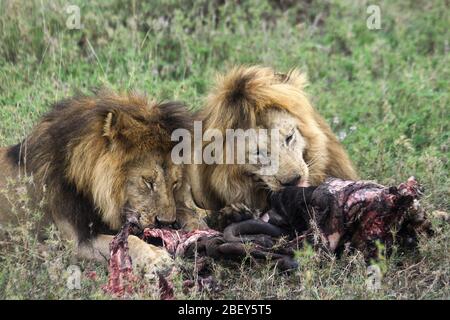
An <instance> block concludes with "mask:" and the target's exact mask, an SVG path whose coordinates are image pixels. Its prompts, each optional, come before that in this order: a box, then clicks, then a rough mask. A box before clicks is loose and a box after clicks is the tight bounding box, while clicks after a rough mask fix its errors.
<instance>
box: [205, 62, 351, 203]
mask: <svg viewBox="0 0 450 320" xmlns="http://www.w3.org/2000/svg"><path fill="white" fill-rule="evenodd" d="M305 84H306V78H305V76H304V75H303V74H301V73H300V72H299V71H297V70H292V71H290V72H289V73H287V74H278V73H276V72H275V71H274V70H272V69H270V68H263V67H257V66H255V67H248V68H247V67H237V68H234V69H233V70H231V71H230V72H228V73H227V74H225V75H222V76H219V77H218V79H217V81H216V85H215V88H214V89H213V90H212V91H211V93H210V95H209V96H208V98H207V103H206V106H205V107H204V108H203V110H202V111H201V113H200V117H201V119H203V120H204V123H203V127H204V129H205V130H206V129H212V128H215V129H219V130H221V131H222V132H223V133H225V131H226V129H229V128H232V129H239V128H240V129H244V130H245V129H249V128H265V129H269V135H270V129H276V130H277V132H278V134H279V139H278V142H277V143H276V144H275V145H270V150H269V151H268V152H269V154H271V153H273V152H275V151H276V152H277V153H278V154H279V157H278V159H279V168H278V170H277V171H276V172H274V173H273V174H270V175H266V174H261V165H255V164H248V163H246V164H235V165H213V166H205V167H204V168H203V172H205V174H206V175H208V176H210V177H211V178H212V180H213V181H211V183H210V187H211V189H212V190H213V193H214V196H215V197H216V198H217V199H219V200H220V201H221V202H222V204H221V205H226V204H230V203H233V202H236V201H238V202H244V203H247V204H249V205H256V206H257V207H259V206H260V204H261V203H265V200H264V198H263V197H265V196H266V195H267V191H268V190H269V191H275V190H278V189H280V188H281V187H283V186H287V185H303V186H305V185H307V184H313V185H317V184H319V183H321V182H322V181H323V180H324V179H325V178H326V177H327V176H335V177H339V178H344V179H355V178H356V174H355V171H354V169H353V167H352V164H351V162H350V160H349V158H348V156H347V154H346V152H345V151H344V149H343V147H342V145H341V144H340V143H339V141H338V140H337V139H336V137H335V136H334V134H333V133H332V131H331V129H330V127H329V126H328V125H327V124H326V122H325V121H324V119H323V118H322V117H321V116H320V115H319V114H318V113H317V111H316V110H315V109H314V108H313V107H312V105H311V103H310V102H309V99H308V98H307V96H306V94H305V92H304V91H303V89H304V87H305ZM224 143H227V142H224ZM259 144H260V141H258V150H259V149H260V148H259ZM265 145H267V144H265V143H263V144H262V149H264V146H265ZM260 151H264V150H260ZM263 153H264V152H263ZM258 156H261V155H260V154H258ZM215 177H220V180H217V179H215ZM261 190H265V191H261Z"/></svg>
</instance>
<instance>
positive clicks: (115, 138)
mask: <svg viewBox="0 0 450 320" xmlns="http://www.w3.org/2000/svg"><path fill="white" fill-rule="evenodd" d="M148 131H149V128H148V127H147V126H146V125H144V124H143V123H141V122H139V121H137V120H136V119H134V118H133V117H132V116H131V115H129V114H128V113H127V112H122V111H118V110H115V111H112V112H109V113H108V114H107V115H106V117H105V119H104V122H103V136H104V137H107V138H108V139H109V140H110V141H111V142H115V143H121V144H122V145H124V146H127V147H128V146H132V145H135V144H138V143H140V140H141V139H142V137H144V136H146V135H148Z"/></svg>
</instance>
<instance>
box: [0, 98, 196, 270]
mask: <svg viewBox="0 0 450 320" xmlns="http://www.w3.org/2000/svg"><path fill="white" fill-rule="evenodd" d="M191 123H192V120H191V114H190V113H189V112H188V111H187V109H186V107H185V106H184V105H183V104H181V103H178V102H165V103H156V102H152V101H149V100H148V99H147V98H146V97H144V96H141V95H139V94H136V93H129V94H116V93H113V92H111V91H108V90H100V91H98V92H97V93H95V94H94V95H93V96H92V95H91V96H86V95H79V96H76V97H74V98H70V99H66V100H63V101H61V102H59V103H56V104H55V105H54V106H53V108H52V109H51V111H50V112H49V113H48V114H46V115H45V116H44V117H43V119H42V120H41V121H40V122H39V123H38V124H37V125H36V126H35V127H34V129H33V130H32V132H31V133H30V134H29V135H28V136H27V137H26V138H25V140H24V141H23V142H22V143H19V144H17V145H14V146H10V147H6V148H1V149H0V190H3V192H0V203H1V205H0V225H3V226H5V225H7V224H9V223H14V222H15V223H17V221H20V213H17V212H16V211H17V210H16V209H15V208H13V206H12V204H13V203H14V200H12V196H11V195H12V193H13V192H10V191H11V190H10V191H7V192H5V190H8V188H9V187H8V186H9V185H10V182H11V180H14V179H16V180H17V179H19V180H20V177H23V176H28V177H32V179H31V183H28V184H27V192H28V194H29V197H30V199H31V203H32V204H33V206H34V208H42V212H43V216H44V217H43V219H42V220H43V221H44V223H42V225H40V226H39V228H40V229H42V228H44V227H45V226H46V225H47V224H48V223H49V222H54V223H55V224H56V226H57V228H58V229H59V230H60V232H61V234H62V235H63V238H65V239H68V240H71V241H73V242H74V243H76V245H77V246H76V248H77V250H76V252H77V254H78V256H80V257H82V258H88V259H96V260H102V261H105V259H106V260H107V259H108V258H109V243H110V241H111V240H112V237H113V236H112V235H113V234H115V233H116V232H117V231H118V230H119V229H120V228H121V226H122V225H123V223H124V221H125V219H126V215H127V214H128V213H130V212H132V213H134V214H136V215H137V217H138V221H139V224H140V226H141V227H142V228H144V227H147V226H155V225H172V224H173V223H174V222H175V221H176V218H177V217H176V204H175V198H174V192H175V191H176V190H177V189H179V188H180V185H181V180H182V169H181V167H180V166H177V165H174V164H173V163H172V161H170V149H171V146H172V142H171V140H170V134H171V132H172V131H173V130H174V129H176V128H188V127H189V126H190V125H191ZM9 189H11V188H9ZM128 241H129V251H130V255H131V258H132V260H133V263H134V265H135V266H137V267H138V268H140V266H142V267H143V268H144V269H145V270H146V271H151V270H152V269H158V268H164V267H165V266H166V265H169V264H170V263H171V258H170V257H169V255H168V254H167V252H166V251H165V250H163V249H161V248H158V247H156V246H153V245H150V244H147V243H145V242H144V241H142V240H141V239H139V238H138V237H136V236H133V235H131V236H129V238H128Z"/></svg>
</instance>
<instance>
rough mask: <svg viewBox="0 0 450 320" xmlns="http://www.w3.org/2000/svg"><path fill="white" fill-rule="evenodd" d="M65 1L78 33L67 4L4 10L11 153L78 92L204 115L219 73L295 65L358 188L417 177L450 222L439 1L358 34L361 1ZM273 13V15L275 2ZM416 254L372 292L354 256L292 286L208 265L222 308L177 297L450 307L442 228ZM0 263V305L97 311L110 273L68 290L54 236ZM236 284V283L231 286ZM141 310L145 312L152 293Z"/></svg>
mask: <svg viewBox="0 0 450 320" xmlns="http://www.w3.org/2000/svg"><path fill="white" fill-rule="evenodd" d="M222 2H223V1H219V0H217V1H206V0H200V1H192V0H191V1H175V0H168V1H151V3H152V4H143V3H141V2H140V1H130V2H129V3H128V4H125V3H123V2H122V1H118V0H117V1H115V0H111V1H100V0H94V1H71V4H77V5H79V7H80V9H81V23H82V25H83V28H82V29H81V30H69V29H68V28H67V27H66V19H67V18H68V14H67V13H66V12H65V10H64V7H65V5H66V3H67V1H51V2H50V1H48V2H47V1H8V0H6V1H5V0H2V1H0V145H2V146H4V145H8V144H13V143H16V142H18V141H19V140H21V139H22V138H23V137H24V136H25V135H26V133H27V132H29V131H30V129H31V128H32V126H33V125H34V124H35V123H36V121H37V120H38V119H39V117H40V116H41V115H42V114H43V113H44V112H46V110H48V108H49V104H50V103H51V102H53V101H55V100H57V99H60V98H62V97H66V96H68V95H70V94H72V93H74V92H75V91H76V90H81V91H87V90H88V89H89V88H91V87H96V86H101V85H105V84H106V85H108V86H110V87H113V88H116V89H129V88H134V89H138V90H141V91H144V92H147V93H148V94H149V95H151V96H154V97H156V98H157V99H159V100H164V99H179V100H183V101H186V102H187V103H189V105H190V106H191V107H192V108H193V109H195V108H199V107H200V106H201V104H202V98H203V97H204V95H205V93H206V92H207V90H208V88H209V85H210V83H211V81H212V79H213V77H214V74H215V72H217V71H225V70H227V69H228V68H229V67H230V66H232V65H234V64H263V65H269V66H272V67H274V68H276V69H279V70H281V71H286V70H288V69H289V68H292V67H300V68H301V69H302V70H304V71H306V72H307V73H308V75H309V78H310V82H311V84H310V86H309V87H308V92H309V94H310V96H311V99H312V100H313V102H314V105H315V106H316V107H317V109H318V110H320V112H321V113H322V114H323V115H324V116H325V118H326V119H327V120H328V122H329V123H330V124H331V125H332V127H333V129H334V130H335V132H336V133H337V134H339V135H341V136H344V135H346V137H345V139H344V140H343V143H344V144H345V146H346V148H347V150H348V152H349V154H350V156H351V158H352V159H353V160H354V162H355V164H356V166H357V167H358V170H359V172H360V175H361V177H363V178H366V179H375V180H377V181H379V182H381V183H385V184H395V183H398V182H400V181H404V180H405V179H406V178H407V177H408V176H410V175H415V176H416V177H417V179H418V180H419V181H420V182H421V183H422V184H423V185H424V186H425V188H426V193H425V196H424V199H423V205H424V207H425V208H426V209H427V211H428V212H430V213H431V212H433V211H435V210H441V211H447V212H448V211H449V190H450V183H449V178H448V172H449V148H450V134H449V119H450V115H449V110H450V108H449V104H450V96H449V88H450V85H449V79H450V68H449V64H450V55H449V51H450V43H449V41H450V32H449V30H450V28H449V26H450V20H449V19H450V18H449V16H448V11H449V9H450V8H449V4H448V1H444V0H440V1H425V0H423V1H412V0H410V1H377V2H378V3H379V4H380V7H381V30H369V29H368V28H367V27H366V18H367V13H366V8H367V6H368V5H369V4H372V3H367V2H365V1H350V0H349V1H339V2H338V1H331V2H328V1H327V2H325V1H320V2H316V1H314V2H312V1H306V0H304V1H303V0H302V1H275V0H272V1H256V0H254V1H241V2H242V5H241V6H236V5H234V4H233V3H232V1H227V2H226V3H225V4H222ZM279 2H281V4H279ZM434 225H435V228H436V229H437V234H436V236H435V237H434V238H432V239H425V240H422V242H421V244H420V250H419V254H407V255H405V256H400V255H399V254H394V255H393V256H392V257H390V258H388V259H387V260H386V261H385V262H384V263H385V270H386V271H385V274H384V277H383V280H382V287H381V289H380V290H378V291H376V292H371V291H368V290H367V287H366V285H365V280H366V268H365V265H364V263H363V261H362V259H361V257H360V256H359V255H358V254H356V255H349V256H345V257H343V258H342V259H336V258H334V257H328V256H326V255H324V254H321V253H314V252H304V254H302V255H300V260H301V261H300V262H301V267H300V269H299V271H298V272H296V273H294V274H293V275H290V276H282V275H278V274H276V273H274V271H273V269H272V268H271V267H270V266H259V267H255V268H253V267H254V266H248V265H247V266H246V265H242V266H241V268H240V269H239V272H236V268H227V267H226V266H222V265H217V266H216V270H215V274H216V276H217V278H218V279H219V280H220V282H221V283H222V284H223V285H224V286H225V288H224V290H223V291H222V292H221V293H218V294H211V293H208V292H206V291H204V292H192V293H190V294H188V295H187V296H185V295H184V294H183V293H182V292H181V290H177V296H178V297H185V298H189V299H190V298H192V299H196V298H208V297H211V296H212V297H216V298H217V297H219V298H232V299H240V298H249V299H252V298H295V299H296V298H302V299H303V298H312V299H319V298H325V299H331V298H335V299H336V298H338V299H342V298H358V299H359V298H381V299H405V298H421V299H435V298H437V299H448V298H450V258H449V257H450V255H449V252H450V251H449V247H448V243H449V240H450V239H449V238H450V230H449V229H450V228H449V227H448V225H445V224H441V223H439V221H438V220H435V221H434ZM14 231H15V232H14V234H15V237H14V238H13V239H12V240H11V242H9V243H6V244H4V245H5V246H6V247H10V248H12V249H11V250H3V249H2V251H0V298H8V299H11V298H108V296H105V295H104V294H103V292H102V290H101V288H100V286H101V284H102V283H104V282H105V280H106V269H105V268H104V267H103V266H101V265H98V264H95V263H92V262H76V263H77V264H78V265H80V266H81V268H82V270H83V272H84V271H88V270H96V271H97V274H98V280H97V281H92V280H88V279H87V278H83V280H82V289H81V290H69V289H67V286H66V279H67V267H68V266H69V265H70V264H73V263H75V262H74V261H72V259H71V257H70V252H66V250H65V249H63V248H64V247H68V248H70V245H67V244H66V246H62V245H63V244H64V243H62V242H61V241H60V240H59V239H58V233H57V232H55V231H54V230H50V231H49V233H50V235H51V237H50V239H51V240H49V242H48V243H47V249H43V248H42V246H41V245H40V244H39V243H38V242H37V241H36V239H35V238H34V237H33V236H32V233H31V232H30V230H29V227H27V226H22V227H21V228H19V229H18V230H14ZM242 284H245V285H242ZM137 297H144V298H154V297H156V294H155V292H154V290H153V291H152V290H149V291H148V292H147V293H145V294H140V295H138V296H137Z"/></svg>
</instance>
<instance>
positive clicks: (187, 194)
mask: <svg viewBox="0 0 450 320" xmlns="http://www.w3.org/2000/svg"><path fill="white" fill-rule="evenodd" d="M175 199H176V204H177V221H178V223H179V224H180V226H181V228H182V229H183V230H187V231H191V230H197V229H205V228H207V227H208V226H207V224H206V222H205V218H206V217H207V216H208V215H209V214H210V213H211V212H210V210H205V209H202V208H199V207H198V206H197V205H196V204H195V201H194V199H193V196H192V190H191V186H190V185H189V184H188V183H186V182H184V183H183V184H182V186H181V188H180V190H178V191H177V192H176V193H175Z"/></svg>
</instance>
